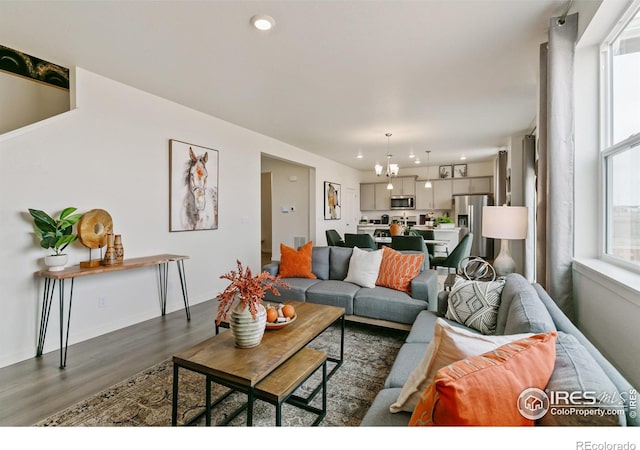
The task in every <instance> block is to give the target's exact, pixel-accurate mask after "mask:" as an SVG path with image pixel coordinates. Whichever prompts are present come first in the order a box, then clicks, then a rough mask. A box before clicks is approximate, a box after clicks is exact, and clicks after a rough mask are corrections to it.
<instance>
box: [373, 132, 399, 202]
mask: <svg viewBox="0 0 640 450" xmlns="http://www.w3.org/2000/svg"><path fill="white" fill-rule="evenodd" d="M385 136H386V137H387V170H386V172H385V173H384V175H385V176H386V177H388V178H389V183H388V184H387V189H389V190H391V189H393V182H392V181H393V177H397V176H398V171H399V169H400V168H399V167H398V165H397V164H392V163H391V156H392V155H391V154H390V153H389V151H390V147H391V144H390V139H391V133H386V134H385ZM374 169H375V171H376V175H377V176H380V175H382V173H383V172H382V169H383V167H382V166H381V165H380V164H376V165H375V167H374Z"/></svg>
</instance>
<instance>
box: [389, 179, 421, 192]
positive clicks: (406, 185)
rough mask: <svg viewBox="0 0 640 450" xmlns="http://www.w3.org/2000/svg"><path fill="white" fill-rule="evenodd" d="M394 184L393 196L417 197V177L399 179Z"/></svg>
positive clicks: (394, 180)
mask: <svg viewBox="0 0 640 450" xmlns="http://www.w3.org/2000/svg"><path fill="white" fill-rule="evenodd" d="M392 184H393V189H392V190H391V195H416V177H397V178H394V179H393V180H392Z"/></svg>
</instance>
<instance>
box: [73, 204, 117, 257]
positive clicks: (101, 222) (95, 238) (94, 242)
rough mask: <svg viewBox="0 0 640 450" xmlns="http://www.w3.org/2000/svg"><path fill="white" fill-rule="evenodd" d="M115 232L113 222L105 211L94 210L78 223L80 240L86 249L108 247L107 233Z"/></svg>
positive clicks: (84, 215) (85, 214)
mask: <svg viewBox="0 0 640 450" xmlns="http://www.w3.org/2000/svg"><path fill="white" fill-rule="evenodd" d="M111 232H113V220H111V215H110V214H109V213H108V212H107V211H105V210H104V209H92V210H91V211H88V212H86V213H84V214H83V216H82V217H81V218H80V220H79V221H78V239H79V240H80V242H81V243H82V245H84V246H85V247H89V248H99V247H105V246H106V245H107V233H111Z"/></svg>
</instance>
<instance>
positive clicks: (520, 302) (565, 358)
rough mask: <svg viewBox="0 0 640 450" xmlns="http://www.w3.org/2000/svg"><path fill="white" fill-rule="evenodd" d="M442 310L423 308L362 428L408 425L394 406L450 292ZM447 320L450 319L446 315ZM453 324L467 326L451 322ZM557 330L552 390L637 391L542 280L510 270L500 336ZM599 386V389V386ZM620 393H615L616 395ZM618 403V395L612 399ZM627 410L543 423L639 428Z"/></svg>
mask: <svg viewBox="0 0 640 450" xmlns="http://www.w3.org/2000/svg"><path fill="white" fill-rule="evenodd" d="M438 303H439V306H438V311H437V312H435V311H422V312H420V313H419V314H418V317H417V318H416V320H415V322H414V323H413V326H412V327H411V330H410V332H409V334H408V336H407V338H406V340H405V343H404V344H403V346H402V347H401V349H400V351H399V353H398V356H397V357H396V360H395V362H394V364H393V367H392V368H391V371H390V373H389V375H388V377H387V379H386V382H385V385H384V388H383V389H382V390H381V391H380V392H379V393H378V395H377V396H376V398H375V400H374V401H373V403H372V405H371V407H370V409H369V410H368V412H367V414H366V415H365V417H364V418H363V421H362V423H361V426H406V425H407V424H408V423H409V419H410V418H411V413H409V412H397V413H391V412H390V409H389V408H390V406H391V405H392V404H393V403H394V402H395V401H396V400H397V399H398V396H399V394H400V392H401V390H402V387H403V385H404V384H405V382H406V381H407V379H408V377H409V375H410V374H411V372H412V371H413V370H414V369H415V368H416V367H417V366H418V364H419V363H420V361H421V360H422V358H423V356H424V354H425V350H426V348H427V346H428V344H429V342H430V341H431V339H432V338H433V335H434V327H435V323H436V320H437V319H438V317H440V318H442V317H443V316H444V314H445V313H446V309H447V304H448V302H447V293H440V298H439V301H438ZM443 320H447V319H443ZM447 322H448V323H450V324H451V325H453V326H464V325H460V324H458V323H455V322H453V321H449V320H447ZM547 331H557V332H558V338H557V341H556V362H555V367H554V371H553V373H552V375H551V379H550V380H549V384H548V385H547V389H551V390H554V391H559V390H566V391H570V392H572V391H581V390H585V389H586V390H588V389H592V390H599V389H601V390H602V391H603V392H610V391H611V390H615V391H616V392H617V394H619V396H620V397H618V400H620V398H623V397H625V396H627V395H629V393H631V395H632V396H633V395H635V394H634V393H635V390H633V387H632V386H631V385H630V383H629V382H628V381H627V380H626V379H625V378H624V377H623V376H622V375H621V374H620V373H619V372H618V370H616V368H615V367H613V365H612V364H611V363H610V362H609V361H607V359H606V358H605V357H604V356H603V355H602V354H601V353H600V352H599V351H598V350H597V349H596V347H594V346H593V345H592V344H591V343H590V342H589V340H588V339H587V338H586V337H585V336H584V335H583V334H582V333H581V332H580V331H579V330H578V329H577V328H576V327H575V326H574V325H573V324H572V322H571V321H570V320H569V319H568V318H567V317H566V316H565V315H564V314H563V313H562V311H561V310H560V309H559V308H558V306H557V305H556V304H555V302H554V301H553V300H552V299H551V298H550V297H549V295H548V294H547V293H546V292H545V290H544V289H543V288H542V287H541V286H540V285H538V284H531V283H529V282H528V281H527V280H526V279H525V278H523V277H522V276H521V275H517V274H510V275H508V276H507V277H506V283H505V285H504V288H503V290H502V295H501V300H500V305H499V309H498V318H497V328H496V334H499V335H508V334H517V333H541V332H547ZM594 386H595V387H596V388H594ZM612 394H614V393H612ZM612 401H615V398H614V399H612ZM624 407H625V411H624V414H619V415H617V416H615V417H610V416H604V417H598V416H591V417H583V416H579V415H573V416H563V417H552V416H550V415H549V413H547V415H546V416H545V417H543V418H542V419H539V420H538V421H536V424H537V425H573V426H575V425H612V424H613V425H630V426H638V424H639V421H638V417H637V411H636V409H635V408H634V406H633V405H631V407H630V406H629V402H624Z"/></svg>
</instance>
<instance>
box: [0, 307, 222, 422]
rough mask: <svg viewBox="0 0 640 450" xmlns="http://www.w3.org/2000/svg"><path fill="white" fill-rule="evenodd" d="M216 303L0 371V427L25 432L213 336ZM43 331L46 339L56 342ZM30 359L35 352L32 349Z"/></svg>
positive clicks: (182, 311) (161, 318) (172, 314)
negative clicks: (62, 357)
mask: <svg viewBox="0 0 640 450" xmlns="http://www.w3.org/2000/svg"><path fill="white" fill-rule="evenodd" d="M217 303H218V302H217V301H215V300H209V301H206V302H203V303H199V304H197V305H192V306H191V321H187V319H186V315H185V312H184V310H179V311H175V312H172V313H170V314H167V315H166V316H164V317H157V318H154V319H151V320H148V321H145V322H142V323H139V324H136V325H133V326H130V327H127V328H124V329H121V330H118V331H114V332H112V333H108V334H105V335H103V336H99V337H97V338H94V339H90V340H88V341H85V342H81V343H78V344H75V345H72V346H69V351H68V356H67V367H66V369H59V368H58V365H59V351H58V350H55V351H53V352H50V353H46V354H45V355H43V356H42V357H40V358H35V357H34V358H31V359H28V360H26V361H23V362H20V363H17V364H14V365H11V366H9V367H5V368H2V369H0V405H2V407H0V426H28V425H33V424H34V423H36V422H38V421H39V420H42V419H44V418H46V417H48V416H50V415H51V414H53V413H56V412H58V411H60V410H62V409H64V408H66V407H68V406H71V405H73V404H75V403H77V402H79V401H81V400H83V399H85V398H87V397H89V396H91V395H92V394H95V393H97V392H100V391H101V390H103V389H105V388H108V387H109V386H112V385H114V384H116V383H118V382H120V381H122V380H124V379H126V378H128V377H130V376H132V375H134V374H136V373H138V372H140V371H142V370H144V369H146V368H148V367H151V366H153V365H155V364H157V363H159V362H161V361H163V360H165V359H167V358H170V357H171V356H173V354H175V353H177V352H179V351H181V350H184V349H186V348H188V347H190V346H192V345H194V344H197V343H198V342H200V341H203V340H204V339H206V338H209V337H211V336H213V335H214V334H215V330H214V320H215V315H216V308H217ZM56 338H57V336H56V333H55V332H52V329H50V330H49V333H48V334H47V339H48V340H49V339H56ZM34 353H35V349H34Z"/></svg>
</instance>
